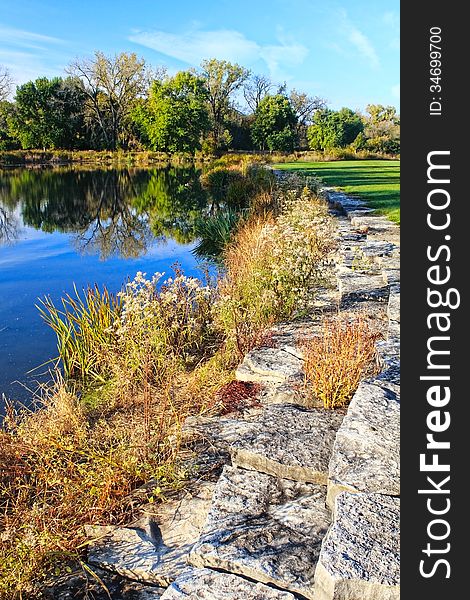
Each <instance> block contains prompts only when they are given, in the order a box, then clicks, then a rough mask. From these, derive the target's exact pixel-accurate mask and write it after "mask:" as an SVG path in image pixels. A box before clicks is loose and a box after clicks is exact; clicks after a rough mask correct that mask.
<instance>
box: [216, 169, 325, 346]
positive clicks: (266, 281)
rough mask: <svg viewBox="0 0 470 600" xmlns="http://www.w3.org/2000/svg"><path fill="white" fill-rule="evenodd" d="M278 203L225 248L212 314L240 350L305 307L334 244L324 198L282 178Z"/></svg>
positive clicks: (321, 280) (321, 281)
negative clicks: (272, 211)
mask: <svg viewBox="0 0 470 600" xmlns="http://www.w3.org/2000/svg"><path fill="white" fill-rule="evenodd" d="M293 181H294V183H295V182H296V181H297V179H296V178H295V179H293ZM278 202H279V206H280V214H279V215H278V217H277V218H275V217H274V216H273V215H272V214H271V215H270V214H269V213H268V214H267V215H265V216H263V217H259V216H255V217H252V218H251V219H249V220H248V221H247V222H246V223H245V224H244V225H243V226H242V227H241V228H240V229H239V230H238V231H237V233H236V235H235V237H234V240H233V242H232V243H231V244H229V246H228V248H227V251H226V253H225V265H226V274H225V276H224V278H223V280H222V281H221V282H220V284H219V288H220V299H219V300H218V302H217V304H216V309H217V313H216V316H215V319H216V321H217V322H218V325H219V327H220V328H221V329H222V331H223V332H224V334H225V335H226V336H227V338H228V340H229V341H231V342H232V343H233V344H234V345H235V347H236V348H237V350H238V352H239V353H240V354H244V353H245V352H247V351H248V350H250V349H251V348H252V347H253V346H254V345H256V343H257V342H258V341H259V339H260V336H262V334H263V332H264V330H265V329H266V328H267V327H268V326H269V325H270V324H272V323H273V322H275V321H279V320H282V319H286V318H288V317H296V316H301V315H302V314H305V313H306V312H308V310H309V308H310V307H311V301H312V300H313V298H314V296H315V291H316V288H317V287H318V286H319V285H325V284H326V283H327V281H326V277H325V276H326V273H327V272H328V265H329V257H330V254H331V252H332V250H333V249H334V248H335V247H336V243H335V236H334V229H333V224H332V223H333V222H332V219H331V217H330V216H329V214H328V209H327V205H326V203H325V202H324V201H323V200H320V199H318V198H316V197H315V196H314V195H313V193H312V192H311V191H310V190H309V189H308V188H304V189H298V188H295V187H294V188H292V189H288V178H287V180H286V183H285V189H283V190H281V191H280V193H279V197H278Z"/></svg>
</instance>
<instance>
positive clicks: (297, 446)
mask: <svg viewBox="0 0 470 600" xmlns="http://www.w3.org/2000/svg"><path fill="white" fill-rule="evenodd" d="M342 420H343V415H341V414H338V413H336V412H334V411H330V410H325V409H320V408H314V409H310V410H308V409H305V408H301V407H300V406H295V405H289V404H287V405H283V404H278V405H276V404H274V405H270V406H268V407H266V408H265V409H263V410H262V411H260V412H259V411H257V412H256V411H253V412H252V413H251V414H250V413H248V414H246V415H245V416H244V417H243V418H240V419H228V418H225V419H224V418H201V417H192V418H190V419H188V420H187V423H185V426H184V427H183V432H184V433H197V434H199V435H200V436H202V437H204V438H205V439H208V440H209V441H210V443H211V444H212V445H213V446H215V447H216V448H219V449H221V450H225V451H227V452H229V453H230V455H231V457H232V464H233V465H235V466H238V467H243V468H245V469H251V470H255V471H260V472H261V473H267V474H269V475H274V476H276V477H281V478H285V479H292V480H295V481H305V482H310V483H320V484H323V485H326V484H327V481H328V464H329V461H330V456H331V452H332V449H333V443H334V440H335V436H336V432H337V430H338V428H339V426H340V425H341V422H342Z"/></svg>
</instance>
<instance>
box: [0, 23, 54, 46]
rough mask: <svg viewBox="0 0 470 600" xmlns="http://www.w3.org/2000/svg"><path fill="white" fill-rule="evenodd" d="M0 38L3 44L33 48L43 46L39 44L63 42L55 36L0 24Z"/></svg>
mask: <svg viewBox="0 0 470 600" xmlns="http://www.w3.org/2000/svg"><path fill="white" fill-rule="evenodd" d="M0 40H2V43H3V44H9V45H13V46H20V47H22V48H33V49H41V48H43V46H41V44H43V45H44V44H46V45H47V44H63V43H64V41H63V40H61V39H59V38H56V37H51V36H49V35H42V34H40V33H34V32H33V31H25V30H23V29H15V28H13V27H5V26H3V25H0Z"/></svg>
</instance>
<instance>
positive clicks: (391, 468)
mask: <svg viewBox="0 0 470 600" xmlns="http://www.w3.org/2000/svg"><path fill="white" fill-rule="evenodd" d="M342 490H348V491H351V492H368V493H374V492H378V493H381V494H387V495H390V496H399V495H400V397H399V388H398V386H396V385H394V384H393V383H388V382H384V381H377V382H376V383H372V382H363V383H361V384H360V385H359V387H358V389H357V391H356V393H355V394H354V396H353V399H352V400H351V403H350V405H349V408H348V412H347V414H346V416H345V417H344V419H343V422H342V424H341V427H340V428H339V430H338V433H337V435H336V441H335V444H334V447H333V454H332V456H331V461H330V469H329V477H328V499H327V502H328V506H329V507H330V508H333V504H334V499H335V497H336V496H337V494H338V493H339V492H340V491H342Z"/></svg>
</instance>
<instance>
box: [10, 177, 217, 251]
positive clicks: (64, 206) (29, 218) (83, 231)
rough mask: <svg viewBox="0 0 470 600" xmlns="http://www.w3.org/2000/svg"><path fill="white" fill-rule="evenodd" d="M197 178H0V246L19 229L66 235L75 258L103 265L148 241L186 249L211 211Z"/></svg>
mask: <svg viewBox="0 0 470 600" xmlns="http://www.w3.org/2000/svg"><path fill="white" fill-rule="evenodd" d="M199 174H200V171H199V170H198V169H196V168H194V167H186V168H180V167H179V168H175V167H167V168H164V169H163V168H160V169H99V170H83V169H79V170H77V169H76V168H73V169H72V168H56V169H29V170H25V169H17V170H9V171H3V172H1V173H0V244H5V243H12V242H14V241H15V239H17V237H18V233H19V230H20V228H21V225H24V226H27V227H33V228H34V229H36V230H41V231H44V232H54V231H56V232H57V231H58V232H61V233H73V234H74V241H73V243H74V246H75V248H76V249H77V251H79V252H80V253H91V254H96V255H99V256H100V258H101V259H103V260H106V259H108V258H110V257H121V258H136V257H138V256H142V255H143V254H145V253H146V252H147V250H148V248H149V246H150V245H151V244H152V243H154V241H155V239H156V238H158V239H165V238H172V239H174V240H175V241H176V242H178V243H180V244H187V243H189V242H191V241H193V240H194V239H195V237H196V235H197V223H198V221H199V220H200V219H201V218H204V216H205V215H207V214H209V213H211V212H212V211H213V209H214V206H213V203H212V201H211V200H210V199H209V198H208V196H207V194H206V193H205V192H204V190H203V189H202V187H201V184H200V182H199ZM19 215H20V216H21V219H20V218H19Z"/></svg>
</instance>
